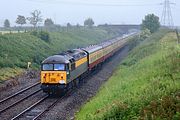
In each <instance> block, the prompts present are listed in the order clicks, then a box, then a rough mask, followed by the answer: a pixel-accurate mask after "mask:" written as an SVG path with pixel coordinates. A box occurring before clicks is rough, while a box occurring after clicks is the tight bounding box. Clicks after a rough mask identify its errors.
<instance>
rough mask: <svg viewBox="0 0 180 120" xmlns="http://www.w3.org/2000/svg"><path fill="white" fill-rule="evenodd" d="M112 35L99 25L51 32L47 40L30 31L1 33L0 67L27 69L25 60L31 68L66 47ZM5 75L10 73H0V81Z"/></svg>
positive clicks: (93, 41) (69, 47) (81, 44)
mask: <svg viewBox="0 0 180 120" xmlns="http://www.w3.org/2000/svg"><path fill="white" fill-rule="evenodd" d="M113 36H115V34H112V33H108V31H106V30H104V29H99V28H92V29H88V28H84V29H77V30H71V31H68V32H65V31H64V32H51V33H50V43H47V42H45V41H43V40H41V39H39V38H38V37H36V36H33V35H31V34H30V33H17V34H5V35H0V51H1V52H0V70H1V71H5V70H6V68H12V69H14V68H17V69H26V68H27V62H31V63H32V68H34V69H38V68H40V63H41V61H42V60H43V59H45V58H46V57H48V56H50V55H53V54H57V53H59V52H60V51H64V50H67V49H72V48H77V47H83V46H87V45H89V44H95V43H99V42H101V41H102V40H104V39H107V38H111V37H113ZM9 71H11V70H9ZM8 73H9V74H8ZM17 73H19V72H17ZM13 75H14V74H13ZM3 76H5V77H3ZM8 76H9V77H11V76H12V73H11V72H1V74H0V78H1V80H4V79H6V78H7V77H8Z"/></svg>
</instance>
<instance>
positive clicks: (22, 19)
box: [16, 15, 26, 26]
mask: <svg viewBox="0 0 180 120" xmlns="http://www.w3.org/2000/svg"><path fill="white" fill-rule="evenodd" d="M16 23H17V24H20V25H21V26H22V25H24V24H26V18H25V17H24V16H22V15H18V17H17V19H16Z"/></svg>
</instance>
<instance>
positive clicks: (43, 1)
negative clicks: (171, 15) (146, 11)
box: [28, 0, 159, 7]
mask: <svg viewBox="0 0 180 120" xmlns="http://www.w3.org/2000/svg"><path fill="white" fill-rule="evenodd" d="M28 1H30V2H35V3H49V4H57V3H59V4H67V5H83V6H103V7H106V6H107V7H108V6H109V7H111V6H115V7H116V6H117V7H119V6H122V7H123V6H125V7H126V6H157V5H159V4H156V3H155V4H150V3H138V4H137V3H134V4H132V3H131V4H129V3H126V4H125V3H123V4H119V3H118V4H104V3H90V2H74V1H57V0H54V1H51V2H49V1H46V0H28Z"/></svg>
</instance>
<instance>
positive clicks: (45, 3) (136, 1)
mask: <svg viewBox="0 0 180 120" xmlns="http://www.w3.org/2000/svg"><path fill="white" fill-rule="evenodd" d="M163 1H164V0H0V26H3V23H4V20H5V19H9V20H10V23H11V26H14V25H17V24H15V21H16V18H17V15H23V16H25V17H29V16H30V13H31V12H32V11H33V10H40V11H41V13H42V17H43V19H44V20H45V19H46V18H51V19H52V20H53V21H54V22H55V23H56V24H60V25H66V24H67V23H68V22H69V23H71V24H74V25H76V24H77V23H79V24H81V25H83V22H84V20H85V19H87V18H89V17H90V18H92V19H93V20H94V22H95V24H96V25H98V24H105V23H107V24H140V23H141V22H142V19H143V18H144V16H145V15H147V14H150V13H154V14H155V15H157V16H159V17H160V18H161V15H162V10H163V5H161V4H160V3H163ZM170 1H171V2H172V3H176V4H175V5H174V4H172V5H171V10H172V16H173V21H174V25H176V26H180V12H179V11H180V0H170Z"/></svg>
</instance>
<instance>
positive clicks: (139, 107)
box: [76, 31, 180, 120]
mask: <svg viewBox="0 0 180 120" xmlns="http://www.w3.org/2000/svg"><path fill="white" fill-rule="evenodd" d="M178 91H180V45H178V44H177V38H176V35H175V33H173V32H169V33H167V32H166V31H159V32H157V33H155V34H153V35H152V36H151V37H150V38H148V39H146V40H145V41H143V42H142V43H141V44H139V45H138V46H137V47H135V48H134V49H133V50H132V51H131V52H130V54H129V55H128V57H127V58H126V59H125V60H123V62H122V63H121V64H120V65H119V67H118V68H117V70H116V71H115V73H114V74H113V76H112V77H111V78H110V79H109V81H108V82H107V83H105V84H104V85H103V86H102V87H101V89H100V90H99V92H98V94H97V95H96V96H95V97H94V98H92V100H91V101H89V102H88V103H86V104H85V105H84V106H83V107H82V108H81V110H80V111H79V112H78V113H77V114H76V119H77V120H89V119H106V120H107V119H115V120H117V119H118V120H122V119H124V120H132V119H140V120H141V119H142V120H155V119H156V120H161V119H164V120H165V119H166V120H171V119H174V120H179V119H180V92H178Z"/></svg>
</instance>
